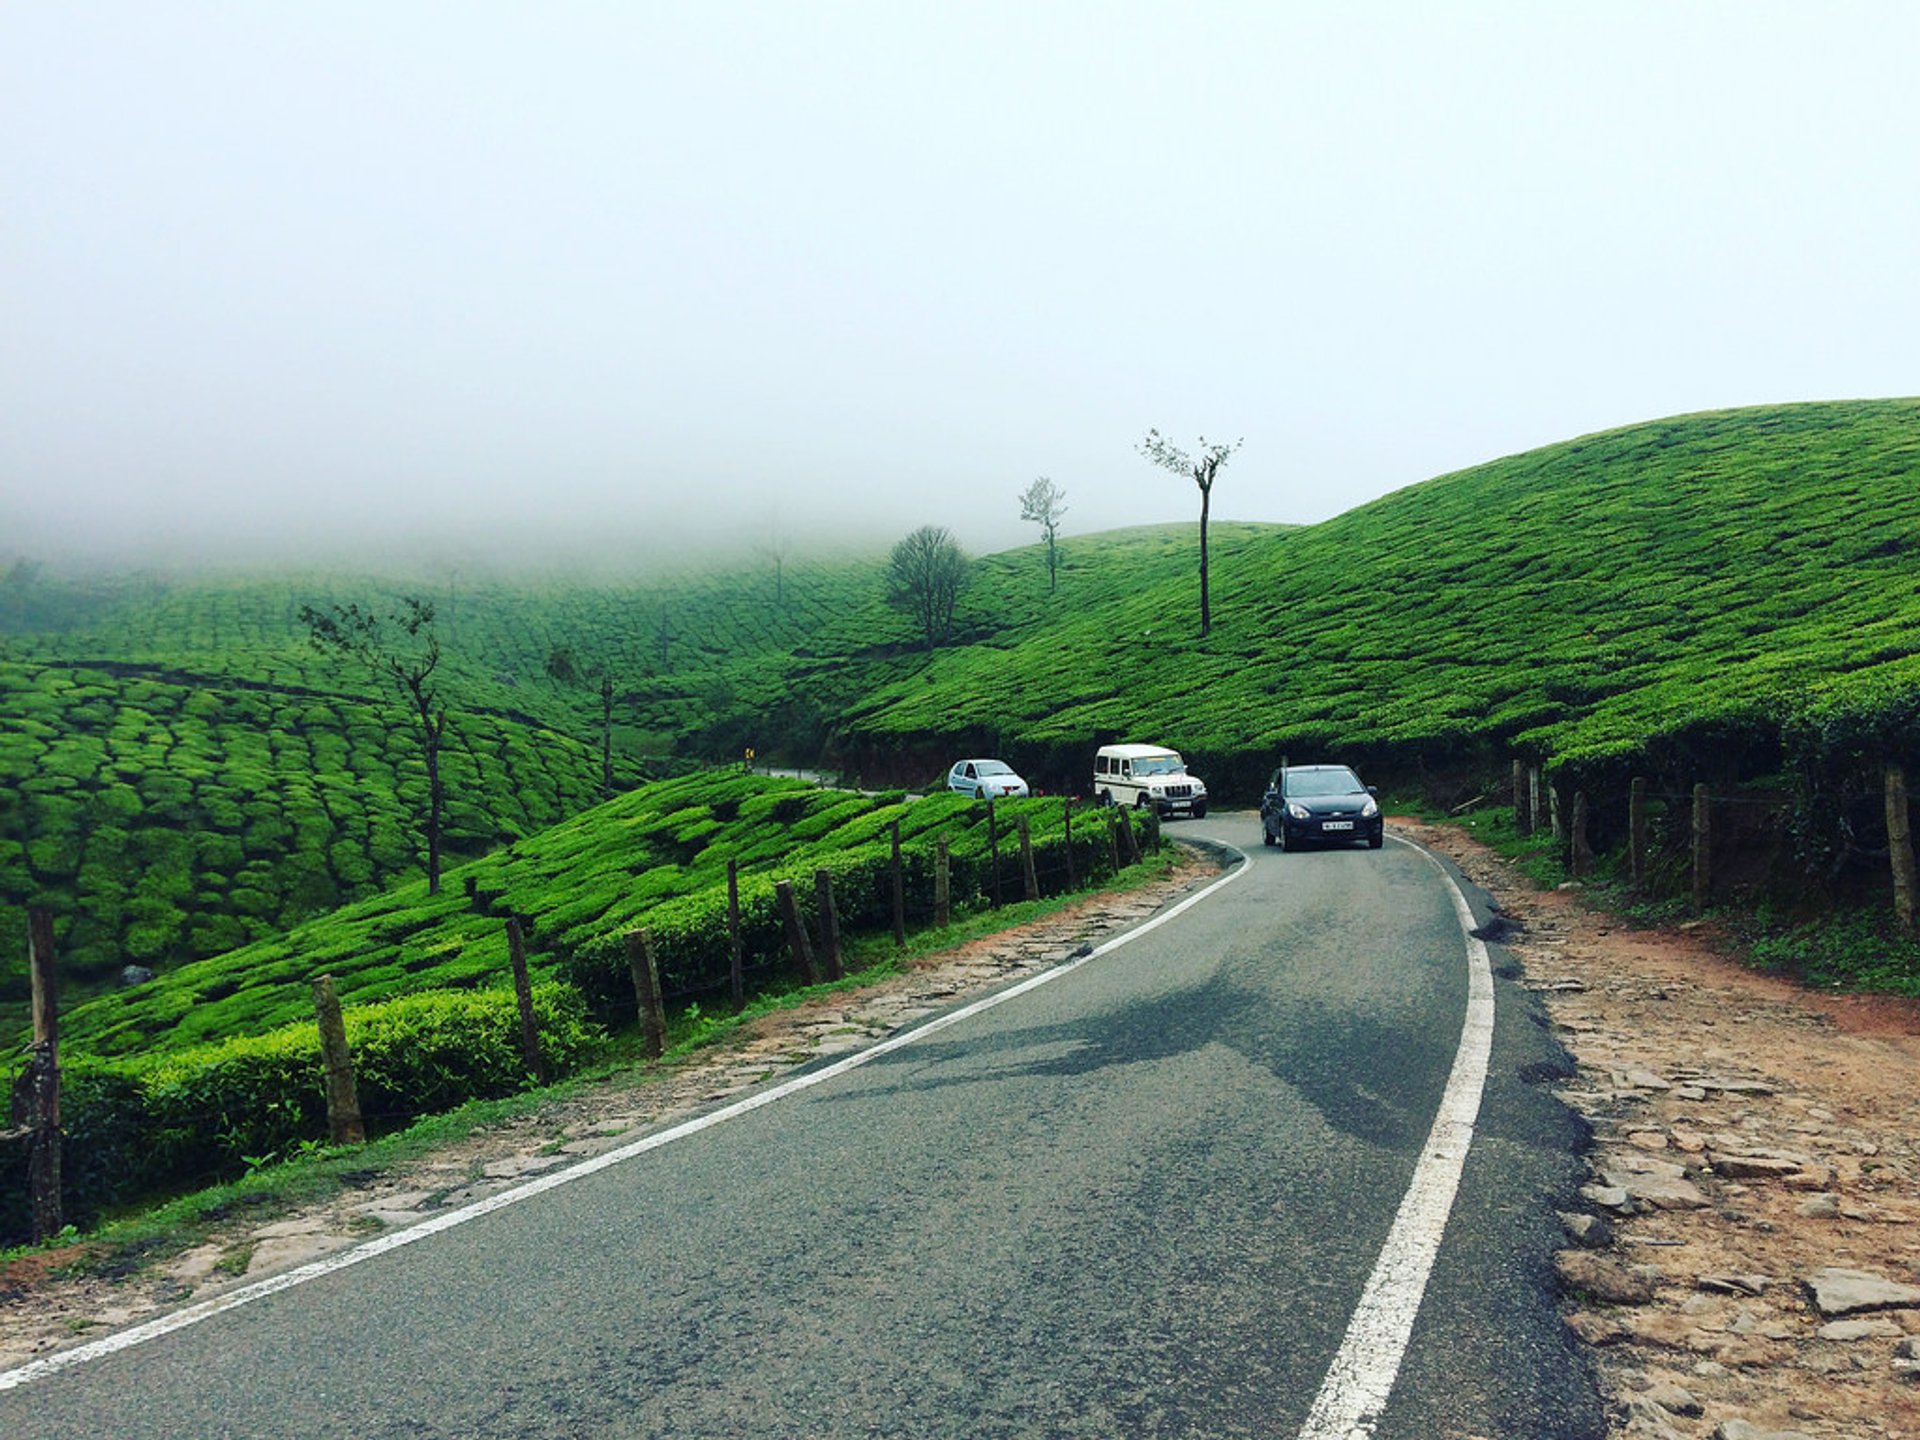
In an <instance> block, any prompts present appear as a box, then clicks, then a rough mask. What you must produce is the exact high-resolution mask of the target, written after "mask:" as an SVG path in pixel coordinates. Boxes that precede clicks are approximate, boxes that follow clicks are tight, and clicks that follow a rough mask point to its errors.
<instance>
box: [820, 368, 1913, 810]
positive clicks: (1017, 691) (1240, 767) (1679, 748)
mask: <svg viewBox="0 0 1920 1440" xmlns="http://www.w3.org/2000/svg"><path fill="white" fill-rule="evenodd" d="M1227 478H1228V483H1230V481H1231V476H1230V475H1229V476H1228V477H1227ZM1916 537H1920V402H1915V401H1910V400H1890V401H1871V402H1856V403H1836V404H1818V405H1795V406H1781V407H1771V408H1766V409H1755V410H1740V411H1731V412H1721V413H1713V414H1704V415H1696V416H1684V417H1680V418H1677V419H1671V420H1664V421H1660V422H1657V423H1654V424H1647V425H1638V426H1634V427H1631V428H1628V429H1623V430H1617V431H1612V432H1609V433H1606V434H1601V435H1592V436H1587V437H1584V438H1582V439H1579V440H1574V441H1571V442H1568V443H1566V444H1563V445H1556V446H1551V447H1548V448H1546V449H1543V450H1537V451H1532V452H1529V453H1527V454H1524V455H1517V456H1513V457H1510V458H1508V459H1505V460H1500V461H1496V462H1494V463H1493V464H1489V465H1484V466H1480V467H1477V468H1475V469H1472V470H1466V471H1462V472H1460V473H1458V474H1454V475H1447V476H1443V477H1441V478H1439V479H1435V480H1431V481H1428V482H1426V483H1424V484H1421V485H1416V486H1413V487H1411V488H1409V489H1406V490H1402V491H1399V492H1397V493H1395V494H1392V495H1389V496H1387V497H1385V498H1383V499H1381V500H1377V501H1375V502H1373V503H1371V504H1369V505H1365V506H1362V507H1360V508H1359V509H1356V510H1353V511H1350V512H1348V513H1347V514H1344V515H1341V516H1339V517H1337V518H1335V519H1332V520H1329V521H1327V522H1325V523H1324V524H1320V525H1316V526H1313V527H1311V528H1309V529H1305V530H1301V531H1298V532H1293V533H1284V534H1271V535H1268V536H1265V537H1258V538H1253V539H1250V540H1248V541H1247V542H1245V543H1244V544H1242V545H1241V546H1239V547H1238V548H1237V549H1236V550H1233V551H1231V552H1228V553H1223V554H1222V555H1220V557H1219V558H1218V559H1217V561H1216V564H1215V566H1214V586H1215V588H1214V613H1215V623H1214V628H1213V633H1212V634H1211V635H1210V636H1208V637H1207V639H1205V640H1204V641H1203V640H1200V639H1198V638H1197V635H1196V631H1197V624H1196V605H1195V599H1194V594H1193V591H1194V586H1193V583H1192V581H1191V579H1190V578H1189V577H1174V578H1172V579H1169V580H1164V581H1159V582H1157V583H1143V584H1142V585H1141V586H1140V587H1139V588H1138V589H1137V590H1135V591H1134V592H1133V593H1132V594H1130V595H1128V596H1126V597H1125V598H1123V599H1120V600H1117V601H1115V602H1114V603H1112V604H1108V605H1102V606H1099V607H1097V608H1096V607H1078V606H1076V607H1075V608H1074V609H1073V610H1072V611H1070V612H1068V613H1066V614H1063V615H1061V616H1060V617H1059V618H1057V619H1055V620H1053V621H1052V622H1051V623H1049V624H1047V625H1046V626H1045V627H1044V629H1043V630H1041V631H1039V632H1038V633H1035V634H1034V635H1032V636H1031V637H1030V639H1029V643H1026V644H1022V645H1020V646H1017V647H1012V648H1004V649H1003V648H994V649H991V650H988V649H984V648H981V647H970V648H955V649H951V650H947V651H944V652H942V653H940V654H939V655H937V656H935V657H933V658H932V659H931V660H930V661H929V662H928V663H927V664H926V665H925V666H924V667H923V668H922V670H921V672H920V673H918V674H915V675H914V676H912V677H911V678H908V679H904V680H900V681H896V682H894V683H893V684H891V685H888V686H885V687H882V688H879V689H877V690H875V691H874V692H873V693H872V694H870V695H868V696H867V697H865V698H863V699H861V700H860V701H859V702H857V703H856V704H855V705H854V706H853V707H852V709H851V710H850V711H849V712H848V713H847V714H846V716H845V717H844V718H843V720H842V722H841V736H842V738H843V742H844V743H846V744H848V745H849V746H853V747H864V748H865V749H866V750H868V751H869V752H871V753H875V754H885V753H887V752H888V751H889V750H891V751H893V752H896V753H901V754H910V753H913V752H915V751H918V750H920V749H923V748H925V747H927V745H928V743H929V741H932V742H934V743H935V744H936V745H946V746H949V747H959V748H978V747H994V746H997V748H1001V749H1004V750H1006V751H1008V752H1010V756H1011V758H1012V759H1013V760H1014V761H1015V763H1016V765H1020V766H1021V767H1022V768H1023V769H1025V770H1031V771H1036V772H1038V773H1041V774H1043V775H1053V774H1058V775H1060V776H1062V777H1070V776H1077V773H1078V770H1079V769H1080V768H1082V762H1081V760H1080V757H1081V756H1083V755H1084V754H1085V753H1086V752H1087V751H1088V749H1089V747H1090V746H1091V745H1093V744H1094V743H1096V742H1102V741H1107V740H1112V739H1149V738H1150V739H1153V740H1157V741H1159V742H1161V743H1165V744H1169V745H1174V746H1177V747H1179V748H1181V749H1182V750H1183V751H1184V752H1185V753H1186V754H1187V755H1188V757H1189V758H1190V759H1192V760H1195V761H1196V762H1197V764H1198V766H1199V767H1200V768H1203V771H1204V773H1205V774H1206V775H1207V777H1208V778H1209V782H1210V783H1212V784H1214V785H1215V787H1216V789H1224V790H1225V791H1226V792H1227V796H1228V798H1230V799H1237V800H1239V801H1241V802H1242V803H1245V802H1247V801H1248V800H1250V799H1252V798H1254V797H1255V796H1256V795H1257V791H1258V787H1259V784H1260V782H1261V780H1262V779H1263V778H1264V776H1265V775H1266V774H1267V772H1268V770H1269V769H1270V768H1271V766H1272V765H1273V764H1274V763H1276V762H1277V760H1278V758H1279V757H1280V756H1281V755H1283V754H1288V753H1291V754H1292V755H1293V756H1295V757H1296V758H1297V757H1301V756H1307V755H1312V756H1314V757H1316V758H1323V757H1326V756H1330V755H1331V756H1337V757H1346V758H1353V759H1358V760H1360V761H1362V762H1365V763H1369V764H1372V765H1374V766H1375V767H1377V768H1378V769H1379V770H1381V771H1382V772H1383V778H1393V777H1408V778H1410V777H1412V776H1415V775H1417V774H1419V773H1420V772H1421V771H1422V769H1423V768H1424V767H1428V766H1432V765H1444V764H1457V763H1460V762H1462V761H1473V760H1475V759H1479V760H1482V761H1484V762H1486V765H1487V768H1488V769H1489V770H1490V771H1492V772H1494V773H1497V771H1498V768H1499V767H1500V766H1502V765H1504V762H1505V759H1506V757H1507V756H1508V755H1509V754H1519V755H1524V756H1527V757H1531V758H1534V759H1538V760H1542V761H1545V762H1547V763H1548V764H1549V765H1550V766H1552V767H1555V769H1556V772H1557V773H1559V774H1561V775H1562V776H1563V777H1564V778H1567V779H1569V780H1587V781H1590V782H1592V783H1617V784H1619V785H1621V786H1624V784H1625V777H1626V776H1627V775H1628V774H1629V773H1631V772H1632V771H1634V770H1637V769H1641V768H1651V769H1652V770H1653V771H1654V772H1655V773H1656V774H1659V775H1662V776H1668V777H1670V778H1671V780H1672V781H1673V783H1675V784H1679V783H1681V782H1683V781H1684V782H1688V783H1690V782H1691V780H1692V779H1693V778H1700V779H1707V778H1723V779H1726V780H1737V779H1739V778H1743V777H1747V776H1752V775H1755V774H1766V773H1770V772H1772V771H1775V770H1777V769H1778V768H1779V767H1780V766H1781V764H1782V763H1783V747H1784V746H1785V745H1786V744H1787V743H1788V737H1789V734H1790V732H1792V730H1793V727H1794V723H1795V722H1794V717H1796V716H1801V715H1804V714H1806V713H1807V712H1809V711H1810V710H1818V709H1820V708H1821V707H1822V706H1825V707H1829V708H1830V707H1833V706H1835V705H1839V706H1840V707H1841V708H1842V709H1847V710H1849V711H1850V712H1851V711H1857V710H1858V709H1859V708H1860V707H1861V706H1865V707H1867V709H1869V710H1871V711H1873V712H1874V713H1880V712H1881V711H1883V710H1884V709H1885V707H1886V706H1887V705H1889V704H1895V703H1896V702H1895V701H1894V700H1892V699H1891V698H1890V697H1895V696H1899V695H1910V694H1912V693H1914V692H1915V690H1916V689H1920V660H1916V659H1915V658H1914V657H1916V656H1917V655H1920V539H1916ZM1846 697H1853V699H1851V700H1848V699H1846ZM1856 728H1857V726H1856ZM1896 729H1897V727H1896ZM1812 743H1813V744H1814V746H1815V747H1816V748H1819V747H1820V745H1821V744H1822V743H1823V742H1822V741H1821V740H1820V738H1819V736H1818V735H1817V734H1816V735H1815V736H1814V737H1813V740H1812ZM1904 744H1905V745H1906V748H1907V750H1908V751H1909V752H1913V751H1914V750H1915V749H1916V746H1915V737H1914V736H1913V735H1912V734H1911V732H1908V733H1907V736H1906V739H1905V741H1904ZM1914 758H1920V755H1916V756H1915V757H1914ZM1082 783H1084V782H1082Z"/></svg>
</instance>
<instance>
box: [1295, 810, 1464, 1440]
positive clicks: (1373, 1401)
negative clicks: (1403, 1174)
mask: <svg viewBox="0 0 1920 1440" xmlns="http://www.w3.org/2000/svg"><path fill="white" fill-rule="evenodd" d="M1392 839H1393V840H1394V842H1395V843H1396V844H1400V845H1405V846H1408V847H1409V848H1410V849H1412V850H1414V851H1416V852H1418V853H1419V854H1420V855H1422V856H1424V857H1425V858H1426V860H1427V862H1428V863H1429V864H1430V865H1432V866H1433V867H1434V869H1436V870H1438V871H1439V872H1440V876H1441V878H1442V879H1443V880H1445V881H1446V882H1447V891H1448V894H1449V896H1450V897H1451V899H1452V901H1453V909H1454V914H1455V917H1456V918H1457V919H1458V920H1459V922H1460V930H1461V933H1462V935H1463V936H1464V937H1465V939H1466V942H1467V1014H1466V1019H1465V1021H1464V1023H1463V1024H1462V1025H1461V1027H1460V1044H1459V1047H1458V1048H1457V1049H1456V1050H1455V1051H1454V1057H1453V1069H1452V1070H1451V1071H1450V1072H1449V1074H1448V1076H1447V1084H1446V1088H1445V1089H1444V1090H1443V1091H1442V1092H1441V1094H1440V1106H1439V1109H1438V1110H1437V1111H1436V1112H1435V1114H1434V1117H1433V1128H1432V1129H1431V1130H1429V1131H1428V1132H1427V1139H1426V1144H1425V1145H1424V1146H1423V1148H1422V1149H1421V1152H1420V1163H1419V1164H1418V1165H1416V1166H1415V1167H1414V1171H1413V1180H1412V1182H1411V1183H1410V1184H1409V1185H1408V1187H1407V1193H1406V1195H1405V1196H1404V1197H1403V1198H1402V1199H1401V1201H1400V1209H1399V1212H1398V1213H1397V1214H1396V1215H1395V1216H1394V1219H1393V1228H1392V1229H1390V1230H1389V1231H1388V1232H1387V1240H1386V1244H1385V1245H1383V1246H1382V1247H1381V1250H1380V1258H1379V1259H1378V1261H1376V1262H1375V1264H1374V1268H1373V1274H1372V1275H1371V1276H1369V1277H1368V1279H1367V1284H1366V1288H1365V1289H1364V1290H1363V1291H1361V1293H1360V1303H1359V1305H1357V1306H1356V1307H1355V1309H1354V1312H1353V1319H1352V1320H1351V1321H1350V1322H1348V1325H1347V1333H1346V1337H1345V1339H1343V1340H1342V1341H1341V1343H1340V1349H1339V1350H1338V1352H1336V1353H1335V1355H1334V1357H1333V1363H1332V1364H1331V1365H1330V1366H1328V1368H1327V1376H1326V1379H1325V1380H1324V1381H1322V1382H1321V1385H1320V1393H1319V1394H1318V1395H1317V1396H1316V1397H1315V1398H1314V1402H1313V1408H1312V1410H1310V1411H1309V1412H1308V1414H1307V1423H1306V1425H1305V1426H1304V1427H1303V1428H1302V1429H1301V1431H1300V1436H1299V1440H1368V1437H1371V1436H1372V1435H1373V1433H1374V1430H1375V1429H1376V1427H1378V1425H1379V1423H1380V1417H1381V1415H1382V1414H1383V1413H1384V1412H1385V1410H1386V1407H1387V1398H1388V1396H1390V1395H1391V1394H1392V1393H1393V1384H1394V1381H1395V1380H1396V1379H1397V1378H1398V1377H1399V1374H1400V1362H1401V1360H1402V1359H1403V1358H1405V1356H1406V1353H1407V1342H1408V1341H1409V1340H1410V1339H1411V1338H1412V1335H1413V1322H1414V1317H1415V1316H1416V1315H1418V1313H1419V1311H1420V1302H1421V1300H1422V1299H1423V1298H1424V1297H1425V1295H1426V1289H1427V1277H1428V1276H1429V1274H1431V1272H1432V1270H1433V1262H1434V1259H1435V1257H1436V1256H1437V1255H1438V1254H1439V1253H1440V1239H1441V1236H1442V1234H1443V1233H1444V1232H1445V1230H1446V1228H1447V1219H1448V1216H1449V1215H1451V1214H1452V1211H1453V1200H1454V1196H1455V1194H1456V1193H1458V1191H1459V1188H1460V1173H1461V1171H1462V1170H1463V1169H1464V1168H1465V1166H1466V1162H1467V1150H1468V1148H1469V1147H1470V1146H1471V1145H1472V1144H1473V1127H1474V1125H1475V1123H1476V1122H1477V1121H1478V1119H1479V1115H1480V1097H1481V1094H1482V1092H1483V1091H1484V1090H1485V1088H1486V1080H1487V1066H1488V1062H1489V1060H1490V1059H1491V1057H1492V1054H1493V1022H1494V1002H1493V963H1492V961H1491V960H1490V958H1489V957H1488V955H1487V946H1486V942H1485V941H1484V940H1481V939H1480V938H1479V937H1477V936H1476V935H1474V933H1473V931H1474V930H1475V929H1476V928H1478V926H1477V922H1476V921H1475V920H1474V918H1473V907H1472V906H1470V905H1469V904H1468V903H1467V897H1466V895H1465V893H1464V892H1462V890H1461V889H1460V883H1459V881H1457V880H1455V879H1454V877H1453V874H1452V872H1451V871H1449V870H1448V869H1447V867H1446V866H1445V865H1443V864H1441V863H1440V861H1439V859H1438V858H1437V857H1436V856H1435V855H1434V854H1433V852H1431V851H1430V850H1428V849H1427V848H1426V847H1425V846H1422V845H1416V844H1414V843H1413V842H1412V841H1411V840H1405V839H1402V838H1401V837H1400V836H1398V835H1395V836H1393V837H1392Z"/></svg>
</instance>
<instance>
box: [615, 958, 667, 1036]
mask: <svg viewBox="0 0 1920 1440" xmlns="http://www.w3.org/2000/svg"><path fill="white" fill-rule="evenodd" d="M621 938H622V939H623V940H624V941H625V942H626V946H627V969H628V970H630V971H632V972H633V999H634V1003H635V1004H636V1005H637V1006H638V1007H639V1010H640V1033H641V1034H642V1035H643V1036H645V1037H646V1040H645V1049H646V1056H647V1058H648V1059H649V1060H658V1059H659V1058H660V1057H661V1056H662V1055H663V1054H665V1053H666V1049H667V1012H666V1006H665V1005H663V1004H662V1003H661V999H660V967H659V966H658V965H656V964H655V963H654V959H653V937H652V936H651V935H649V934H648V933H647V932H646V931H644V930H629V931H627V933H626V934H625V935H624V936H622V937H621Z"/></svg>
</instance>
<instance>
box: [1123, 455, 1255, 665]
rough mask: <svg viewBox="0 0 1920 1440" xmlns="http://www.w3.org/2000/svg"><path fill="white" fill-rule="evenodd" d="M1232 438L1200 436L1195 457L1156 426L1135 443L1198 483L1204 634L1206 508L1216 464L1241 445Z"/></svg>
mask: <svg viewBox="0 0 1920 1440" xmlns="http://www.w3.org/2000/svg"><path fill="white" fill-rule="evenodd" d="M1241 443H1242V442H1241V441H1239V440H1235V441H1233V442H1232V443H1231V444H1228V445H1209V444H1208V443H1207V437H1206V436H1204V435H1202V436H1201V437H1200V451H1199V455H1198V456H1197V457H1195V456H1193V455H1189V454H1187V452H1186V451H1184V450H1182V449H1181V448H1180V447H1179V446H1177V445H1175V444H1173V443H1172V442H1171V441H1169V440H1168V439H1166V437H1165V436H1163V435H1161V433H1160V432H1159V431H1158V430H1149V431H1147V438H1146V439H1145V440H1142V441H1141V442H1140V444H1139V446H1138V447H1137V448H1138V449H1139V451H1140V453H1141V454H1142V455H1144V456H1146V458H1147V459H1149V460H1151V461H1152V462H1153V463H1154V464H1156V465H1158V466H1159V467H1160V468H1161V469H1163V470H1171V471H1173V473H1174V474H1176V475H1185V476H1187V477H1188V478H1190V479H1191V480H1192V481H1193V483H1194V484H1195V485H1197V486H1199V487H1200V633H1201V634H1202V635H1205V634H1206V633H1207V632H1208V631H1209V630H1211V629H1212V628H1213V607H1212V604H1211V603H1210V600H1209V597H1208V593H1207V510H1208V508H1209V506H1210V505H1211V504H1212V502H1213V481H1214V477H1215V476H1216V475H1217V474H1219V471H1220V467H1221V466H1222V465H1224V464H1226V463H1227V460H1228V458H1229V457H1231V456H1232V454H1233V452H1234V451H1236V450H1238V449H1239V448H1240V446H1241Z"/></svg>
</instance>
